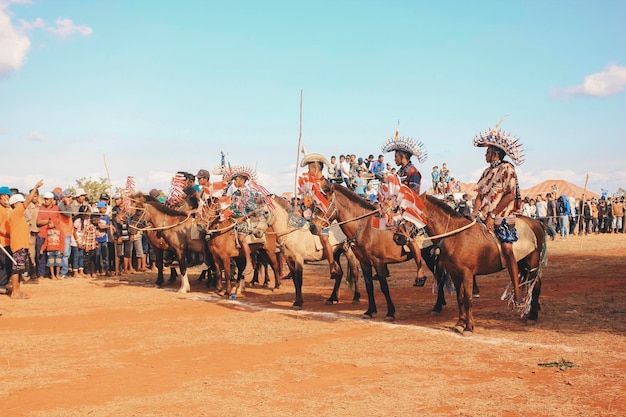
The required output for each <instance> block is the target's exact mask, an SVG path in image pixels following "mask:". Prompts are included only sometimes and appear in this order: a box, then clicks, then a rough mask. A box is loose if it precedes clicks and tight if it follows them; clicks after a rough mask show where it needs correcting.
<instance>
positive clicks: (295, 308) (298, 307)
mask: <svg viewBox="0 0 626 417" xmlns="http://www.w3.org/2000/svg"><path fill="white" fill-rule="evenodd" d="M291 309H292V310H295V311H300V310H302V306H293V307H291Z"/></svg>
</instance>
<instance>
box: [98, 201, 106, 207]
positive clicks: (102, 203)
mask: <svg viewBox="0 0 626 417" xmlns="http://www.w3.org/2000/svg"><path fill="white" fill-rule="evenodd" d="M106 206H107V203H105V202H104V201H98V204H96V208H105V207H106Z"/></svg>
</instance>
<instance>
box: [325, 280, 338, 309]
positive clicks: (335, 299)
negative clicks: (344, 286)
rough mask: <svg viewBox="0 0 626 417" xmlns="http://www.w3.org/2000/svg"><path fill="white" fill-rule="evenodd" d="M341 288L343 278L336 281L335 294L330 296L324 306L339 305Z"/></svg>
mask: <svg viewBox="0 0 626 417" xmlns="http://www.w3.org/2000/svg"><path fill="white" fill-rule="evenodd" d="M339 286H341V277H339V278H336V279H335V285H333V292H332V293H331V294H330V297H328V299H327V300H326V302H325V303H324V304H326V305H332V304H335V303H339V296H338V293H339Z"/></svg>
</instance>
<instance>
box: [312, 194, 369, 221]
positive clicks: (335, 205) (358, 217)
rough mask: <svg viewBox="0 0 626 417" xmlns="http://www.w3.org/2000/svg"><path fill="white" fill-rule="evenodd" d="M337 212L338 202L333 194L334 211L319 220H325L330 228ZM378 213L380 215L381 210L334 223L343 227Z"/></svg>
mask: <svg viewBox="0 0 626 417" xmlns="http://www.w3.org/2000/svg"><path fill="white" fill-rule="evenodd" d="M337 212H338V210H337V202H336V201H335V193H333V199H332V211H330V214H328V215H324V216H318V218H320V219H322V220H324V221H325V222H326V223H327V224H328V226H330V225H331V224H333V223H332V220H330V219H331V218H333V216H334V215H335V213H337ZM376 213H380V209H376V210H372V211H370V212H368V213H365V214H361V215H360V216H357V217H353V218H351V219H348V220H344V221H342V222H337V223H334V224H336V225H337V226H341V225H342V224H346V223H350V222H354V221H357V220H361V219H364V218H366V217H369V216H373V215H374V214H376Z"/></svg>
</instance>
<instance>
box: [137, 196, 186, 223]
mask: <svg viewBox="0 0 626 417" xmlns="http://www.w3.org/2000/svg"><path fill="white" fill-rule="evenodd" d="M144 198H145V199H146V204H150V205H151V206H153V207H154V208H155V209H157V210H158V211H159V212H161V213H163V214H166V215H168V216H178V217H187V213H185V212H184V211H179V210H176V209H173V208H171V207H168V206H166V205H165V204H163V203H161V202H160V201H159V200H157V199H156V198H154V197H152V196H151V195H150V194H144Z"/></svg>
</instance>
